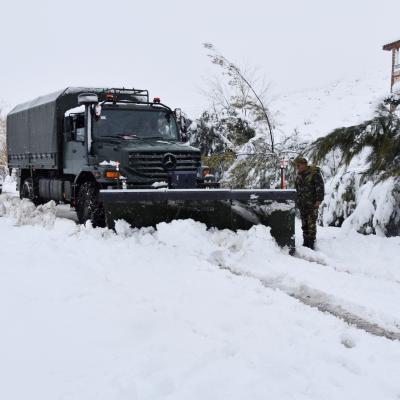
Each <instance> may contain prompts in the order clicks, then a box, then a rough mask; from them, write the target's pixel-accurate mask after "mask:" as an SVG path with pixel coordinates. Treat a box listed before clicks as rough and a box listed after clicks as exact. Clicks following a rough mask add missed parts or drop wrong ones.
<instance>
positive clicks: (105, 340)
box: [0, 195, 400, 400]
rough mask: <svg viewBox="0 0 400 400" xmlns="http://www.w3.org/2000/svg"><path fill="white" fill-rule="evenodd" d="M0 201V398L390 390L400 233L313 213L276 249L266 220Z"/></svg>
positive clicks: (399, 334)
mask: <svg viewBox="0 0 400 400" xmlns="http://www.w3.org/2000/svg"><path fill="white" fill-rule="evenodd" d="M0 205H1V206H0V214H1V215H2V217H0V237H1V257H2V260H1V261H2V262H1V263H0V319H1V330H0V376H1V384H0V398H1V399H7V400H21V399H28V398H29V399H41V400H47V399H49V400H50V399H51V400H53V399H74V400H79V399H82V400H90V399H93V400H102V399H104V400H105V399H107V400H110V399H115V400H128V399H129V400H132V399H141V400H143V399H174V400H175V399H182V400H183V399H184V400H187V399H201V400H203V399H240V400H242V399H265V398H273V399H282V400H284V399H341V400H343V399H354V398H362V399H378V398H379V399H397V398H398V397H399V395H400V381H399V379H398V377H399V374H400V342H399V340H398V339H399V338H400V264H399V263H398V262H397V258H398V254H399V250H400V238H391V239H386V238H379V237H371V236H362V235H359V234H357V233H354V232H345V231H343V230H341V229H338V228H322V229H321V231H320V236H321V239H320V241H319V243H318V251H316V252H312V251H308V250H307V249H305V248H300V249H299V251H298V253H297V257H290V256H289V255H287V253H286V252H285V251H284V250H281V249H279V248H278V247H277V246H276V245H275V243H274V241H273V240H272V238H271V236H270V234H269V231H268V229H267V228H265V227H254V228H253V229H252V230H251V231H249V232H238V233H233V232H230V231H213V230H211V231H206V229H205V227H204V226H203V225H201V224H199V223H195V222H193V221H176V222H174V223H171V224H160V225H159V226H158V229H157V231H153V230H152V229H142V230H132V229H131V228H129V227H128V226H126V224H124V223H119V224H118V226H117V232H118V235H116V234H115V233H113V232H112V231H109V230H106V229H92V228H91V227H89V226H87V227H83V226H79V225H76V224H75V223H74V222H73V221H71V220H70V219H64V218H60V217H58V216H57V215H67V214H68V213H69V210H68V209H67V208H66V207H65V206H62V207H60V206H57V207H55V206H54V204H52V203H49V204H47V205H46V206H42V207H38V208H35V207H34V206H33V205H32V204H31V203H29V202H27V201H25V200H24V201H22V202H21V201H20V200H19V199H18V198H16V197H13V196H10V195H2V196H0ZM349 323H351V324H353V325H349ZM356 326H358V328H356Z"/></svg>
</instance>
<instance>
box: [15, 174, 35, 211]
mask: <svg viewBox="0 0 400 400" xmlns="http://www.w3.org/2000/svg"><path fill="white" fill-rule="evenodd" d="M19 197H20V198H21V199H28V200H30V201H31V202H32V203H33V204H35V205H38V204H39V199H38V197H37V195H36V190H35V185H34V183H33V179H32V178H26V179H25V180H24V183H23V184H22V187H21V192H20V194H19Z"/></svg>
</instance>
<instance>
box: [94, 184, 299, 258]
mask: <svg viewBox="0 0 400 400" xmlns="http://www.w3.org/2000/svg"><path fill="white" fill-rule="evenodd" d="M295 199H296V192H295V191H294V190H230V189H146V190H142V189H122V190H117V189H110V190H101V191H100V201H101V202H102V203H103V206H104V209H105V214H106V221H107V226H108V227H109V228H114V224H115V221H117V220H119V219H124V220H125V221H127V222H128V223H130V224H131V225H132V226H133V227H137V228H141V227H145V226H156V225H157V224H158V223H160V222H170V221H172V220H175V219H188V218H190V219H193V220H195V221H199V222H202V223H204V224H206V225H207V227H209V228H210V227H215V228H218V229H231V230H234V231H236V230H239V229H242V230H248V229H250V228H251V227H252V226H253V225H258V224H262V225H265V226H269V227H270V228H271V235H272V236H273V237H274V238H275V240H276V241H277V243H278V244H279V245H280V246H282V247H284V246H287V247H289V248H290V249H292V250H293V249H294V247H295V241H294V219H295Z"/></svg>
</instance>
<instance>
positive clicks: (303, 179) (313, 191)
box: [295, 166, 325, 210]
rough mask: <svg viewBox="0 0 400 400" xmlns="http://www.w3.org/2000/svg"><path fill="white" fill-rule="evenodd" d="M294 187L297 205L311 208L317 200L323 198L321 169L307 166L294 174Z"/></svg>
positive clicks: (301, 207) (303, 208)
mask: <svg viewBox="0 0 400 400" xmlns="http://www.w3.org/2000/svg"><path fill="white" fill-rule="evenodd" d="M295 188H296V191H297V205H298V207H299V208H300V209H301V210H311V209H313V208H314V207H315V203H316V202H317V201H319V202H321V201H322V200H324V195H325V188H324V180H323V179H322V175H321V171H320V169H319V168H318V167H315V166H311V167H308V168H307V170H306V171H304V172H303V173H301V174H299V173H298V174H297V175H296V180H295Z"/></svg>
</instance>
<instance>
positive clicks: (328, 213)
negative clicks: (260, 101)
mask: <svg viewBox="0 0 400 400" xmlns="http://www.w3.org/2000/svg"><path fill="white" fill-rule="evenodd" d="M309 155H310V157H311V158H312V159H313V161H314V162H316V163H318V164H320V165H322V168H323V172H324V175H325V177H326V196H325V201H324V204H323V208H322V216H321V220H322V222H323V223H324V224H327V225H334V226H341V225H343V227H345V228H352V229H356V230H357V231H359V232H362V233H366V234H368V233H379V234H384V235H386V236H394V235H400V119H399V117H398V115H397V114H396V113H394V112H390V111H389V110H388V108H387V107H386V105H385V104H381V105H380V106H379V107H378V109H377V112H376V115H375V117H374V118H373V119H372V120H370V121H367V122H365V123H363V124H360V125H356V126H351V127H348V128H340V129H336V130H335V131H333V132H332V133H331V134H329V135H327V136H325V137H322V138H319V139H318V140H316V141H315V142H313V143H312V144H311V145H310V147H309Z"/></svg>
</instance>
